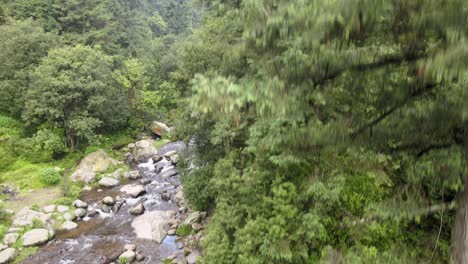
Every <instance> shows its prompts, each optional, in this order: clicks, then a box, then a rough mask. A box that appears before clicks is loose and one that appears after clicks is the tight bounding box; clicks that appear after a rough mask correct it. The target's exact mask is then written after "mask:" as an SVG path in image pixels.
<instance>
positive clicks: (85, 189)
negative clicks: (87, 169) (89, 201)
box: [83, 185, 93, 192]
mask: <svg viewBox="0 0 468 264" xmlns="http://www.w3.org/2000/svg"><path fill="white" fill-rule="evenodd" d="M92 189H93V188H91V186H88V185H86V186H85V187H83V191H87V192H89V191H91V190H92Z"/></svg>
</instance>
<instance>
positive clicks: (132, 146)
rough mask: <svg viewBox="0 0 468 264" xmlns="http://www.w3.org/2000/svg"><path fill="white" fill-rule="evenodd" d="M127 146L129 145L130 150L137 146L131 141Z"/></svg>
mask: <svg viewBox="0 0 468 264" xmlns="http://www.w3.org/2000/svg"><path fill="white" fill-rule="evenodd" d="M127 147H128V149H129V150H132V149H133V148H135V143H130V144H128V146H127Z"/></svg>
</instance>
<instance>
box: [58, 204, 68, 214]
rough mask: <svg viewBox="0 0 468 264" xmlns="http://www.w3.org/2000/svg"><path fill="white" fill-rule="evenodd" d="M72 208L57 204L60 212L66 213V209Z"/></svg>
mask: <svg viewBox="0 0 468 264" xmlns="http://www.w3.org/2000/svg"><path fill="white" fill-rule="evenodd" d="M69 209H70V208H69V207H68V206H66V205H59V206H57V211H59V213H65V212H66V211H68V210H69Z"/></svg>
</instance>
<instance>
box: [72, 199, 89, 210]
mask: <svg viewBox="0 0 468 264" xmlns="http://www.w3.org/2000/svg"><path fill="white" fill-rule="evenodd" d="M73 206H75V207H76V208H87V207H88V204H87V203H85V202H83V201H81V200H79V199H78V200H75V201H74V202H73Z"/></svg>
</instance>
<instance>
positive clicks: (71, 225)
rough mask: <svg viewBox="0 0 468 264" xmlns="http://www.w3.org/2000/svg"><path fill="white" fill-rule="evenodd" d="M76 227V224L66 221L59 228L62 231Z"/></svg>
mask: <svg viewBox="0 0 468 264" xmlns="http://www.w3.org/2000/svg"><path fill="white" fill-rule="evenodd" d="M77 227H78V224H77V223H75V222H72V221H66V222H64V223H63V224H62V226H61V227H60V228H61V229H62V230H72V229H75V228H77Z"/></svg>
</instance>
